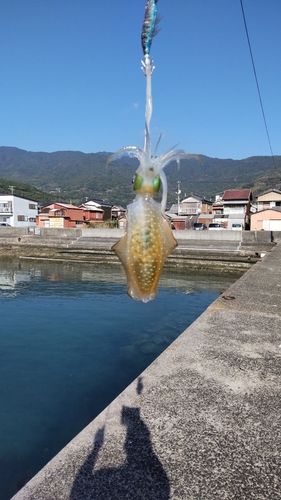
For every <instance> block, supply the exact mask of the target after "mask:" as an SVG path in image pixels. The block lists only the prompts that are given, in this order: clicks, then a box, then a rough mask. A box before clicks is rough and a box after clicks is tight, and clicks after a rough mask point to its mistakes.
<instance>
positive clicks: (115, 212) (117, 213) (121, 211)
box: [111, 205, 127, 219]
mask: <svg viewBox="0 0 281 500" xmlns="http://www.w3.org/2000/svg"><path fill="white" fill-rule="evenodd" d="M126 212H127V210H126V208H123V207H121V206H120V205H113V207H112V209H111V215H112V219H120V218H123V217H125V215H126Z"/></svg>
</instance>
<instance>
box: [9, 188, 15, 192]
mask: <svg viewBox="0 0 281 500" xmlns="http://www.w3.org/2000/svg"><path fill="white" fill-rule="evenodd" d="M14 188H15V186H9V189H10V191H11V193H12V194H14Z"/></svg>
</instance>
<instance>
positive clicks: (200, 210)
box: [166, 193, 213, 229]
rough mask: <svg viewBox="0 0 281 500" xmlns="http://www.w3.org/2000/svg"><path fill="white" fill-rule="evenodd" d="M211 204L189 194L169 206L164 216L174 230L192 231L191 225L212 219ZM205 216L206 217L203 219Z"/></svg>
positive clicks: (200, 197)
mask: <svg viewBox="0 0 281 500" xmlns="http://www.w3.org/2000/svg"><path fill="white" fill-rule="evenodd" d="M212 211H213V209H212V202H211V201H210V200H207V199H206V198H204V197H202V196H199V195H196V194H194V193H191V194H190V196H188V197H186V198H184V199H183V200H181V201H180V200H179V201H178V203H175V204H173V205H172V206H171V208H170V209H169V211H168V212H166V215H167V216H168V217H169V219H170V220H171V222H172V224H173V226H174V227H175V229H192V228H193V224H194V223H196V222H198V221H199V218H200V222H201V219H202V222H203V224H205V223H206V221H205V219H208V218H210V217H211V218H212ZM204 216H206V217H204Z"/></svg>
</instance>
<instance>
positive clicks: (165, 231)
mask: <svg viewBox="0 0 281 500" xmlns="http://www.w3.org/2000/svg"><path fill="white" fill-rule="evenodd" d="M156 3H157V0H147V2H146V7H145V16H144V22H143V26H142V33H141V42H142V48H143V54H144V61H142V71H143V73H144V74H145V76H146V110H145V140H144V147H143V149H141V148H138V147H136V146H127V147H124V148H122V149H119V150H118V151H117V152H116V153H114V154H113V155H111V157H110V158H109V159H108V161H107V164H108V163H110V162H111V161H112V160H115V159H117V158H118V157H120V156H123V155H129V156H133V157H135V158H137V159H138V160H139V167H138V169H137V171H136V174H135V176H134V180H133V189H134V192H135V194H136V197H135V199H134V201H133V203H131V204H129V205H128V207H127V225H126V232H125V235H124V236H123V237H122V238H121V239H120V240H119V241H118V242H117V243H116V244H115V245H114V246H113V247H112V250H114V252H115V253H116V255H117V256H118V257H119V259H120V260H121V262H122V264H123V267H124V269H125V272H126V277H127V292H128V295H129V296H130V297H132V298H133V299H137V300H142V301H143V302H148V301H149V300H152V299H154V298H155V297H156V296H157V292H158V282H159V278H160V275H161V272H162V268H163V266H164V263H165V260H166V259H167V257H168V255H169V254H170V253H171V252H172V251H173V250H174V248H176V246H177V245H178V243H177V241H176V239H175V238H174V236H173V233H172V230H171V227H170V223H169V222H168V220H167V218H166V217H165V214H164V212H165V209H166V203H167V179H166V176H165V173H164V171H163V168H164V167H165V166H167V165H168V164H169V163H170V162H171V161H173V160H177V161H179V160H180V159H182V158H190V157H194V156H196V155H189V154H186V153H184V151H181V150H176V149H174V148H175V147H176V146H174V147H173V148H171V149H169V150H168V151H166V152H165V153H163V154H162V155H159V156H156V152H157V148H158V145H159V142H160V138H161V136H160V138H159V140H158V143H157V145H156V148H155V151H154V154H153V155H152V154H151V141H150V130H149V126H150V120H151V115H152V92H151V75H152V73H153V70H154V66H153V61H152V60H151V59H150V48H151V42H152V38H153V36H154V35H155V34H156V33H157V6H156ZM161 186H162V201H161V204H159V203H157V202H156V201H155V200H154V199H153V196H154V195H155V194H156V193H158V192H159V190H160V187H161Z"/></svg>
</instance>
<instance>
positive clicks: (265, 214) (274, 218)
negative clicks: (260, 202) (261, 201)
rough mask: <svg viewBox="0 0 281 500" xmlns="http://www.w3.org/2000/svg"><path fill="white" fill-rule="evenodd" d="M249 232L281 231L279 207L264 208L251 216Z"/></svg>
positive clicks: (280, 210) (280, 209) (280, 208)
mask: <svg viewBox="0 0 281 500" xmlns="http://www.w3.org/2000/svg"><path fill="white" fill-rule="evenodd" d="M251 231H281V207H274V208H266V209H264V210H260V211H259V212H256V213H255V214H252V215H251Z"/></svg>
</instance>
